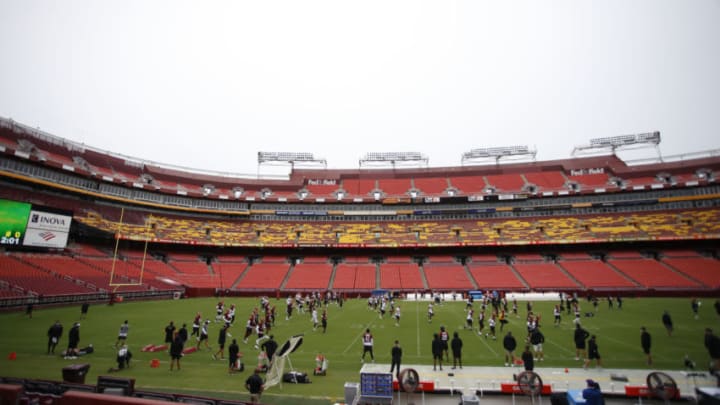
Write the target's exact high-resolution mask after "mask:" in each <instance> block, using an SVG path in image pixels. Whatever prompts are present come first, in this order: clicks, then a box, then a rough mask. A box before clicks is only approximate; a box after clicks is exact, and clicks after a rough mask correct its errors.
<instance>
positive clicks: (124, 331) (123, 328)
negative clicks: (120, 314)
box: [115, 320, 130, 347]
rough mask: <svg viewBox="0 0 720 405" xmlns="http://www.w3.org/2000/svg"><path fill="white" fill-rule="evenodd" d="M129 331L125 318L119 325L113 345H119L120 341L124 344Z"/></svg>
mask: <svg viewBox="0 0 720 405" xmlns="http://www.w3.org/2000/svg"><path fill="white" fill-rule="evenodd" d="M129 331H130V325H128V321H127V320H126V321H125V322H124V323H123V324H122V325H120V330H119V331H118V340H117V342H115V347H118V345H120V344H121V343H122V344H125V341H126V340H127V335H128V332H129Z"/></svg>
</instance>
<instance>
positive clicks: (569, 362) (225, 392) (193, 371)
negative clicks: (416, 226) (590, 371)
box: [0, 298, 720, 404]
mask: <svg viewBox="0 0 720 405" xmlns="http://www.w3.org/2000/svg"><path fill="white" fill-rule="evenodd" d="M223 300H224V302H225V305H226V306H229V305H230V304H235V305H236V306H237V320H236V322H235V325H234V326H233V327H232V328H231V329H230V333H231V334H232V337H230V338H229V340H232V339H233V338H236V339H238V342H239V344H240V350H241V352H242V353H243V361H244V363H245V365H246V369H245V371H244V372H242V373H236V374H228V365H227V362H226V361H220V360H213V358H212V353H213V352H214V351H215V350H216V348H217V336H218V330H219V328H220V325H221V324H220V323H215V322H211V324H210V331H209V336H210V340H209V342H210V345H211V347H212V348H213V349H214V350H213V351H209V350H207V349H205V348H201V349H200V350H199V351H197V352H195V353H191V354H187V355H186V356H185V357H183V359H182V361H181V364H182V370H181V371H172V372H171V371H170V370H169V356H168V354H167V353H165V352H162V351H161V352H155V353H151V352H142V351H141V348H142V347H144V346H146V345H149V344H155V345H159V344H162V343H163V341H164V328H165V326H166V325H167V324H168V323H169V322H170V321H174V323H175V325H176V326H178V327H179V326H181V325H182V324H183V323H186V324H187V325H188V329H191V325H192V320H193V317H194V316H195V314H196V313H197V312H201V313H202V315H203V318H209V319H211V320H214V318H215V304H216V303H217V300H216V299H213V298H203V299H185V300H176V301H152V302H127V303H119V304H116V305H113V306H109V305H106V304H96V305H91V306H90V310H89V313H88V316H87V318H86V319H83V320H79V317H80V306H79V305H78V306H73V307H63V308H48V309H44V308H36V310H35V311H34V313H33V317H32V319H29V318H28V317H27V316H26V315H25V314H24V312H23V313H18V312H15V313H5V314H0V325H2V327H1V328H0V348H1V349H2V350H1V351H0V355H1V356H2V357H1V358H0V370H1V371H0V375H2V376H12V377H24V378H37V379H48V380H56V381H59V380H61V379H62V373H61V370H62V368H63V367H64V366H67V365H69V364H73V363H89V364H90V365H91V368H90V373H89V375H88V376H87V379H86V382H87V383H91V384H93V383H94V382H95V381H96V379H97V376H98V375H105V374H107V373H108V369H109V368H110V367H114V366H115V356H116V349H115V348H114V344H115V342H116V339H117V333H118V329H119V327H120V325H121V324H122V323H123V321H125V320H128V322H129V325H130V333H129V335H128V345H129V347H130V350H131V351H132V353H133V361H132V365H131V367H130V368H129V369H126V370H123V371H121V372H119V373H117V374H116V375H118V376H127V377H132V378H135V379H136V388H137V389H146V390H158V391H174V392H183V393H198V394H203V395H209V396H218V397H225V398H233V399H240V400H246V399H248V394H247V392H246V390H245V388H244V382H245V379H246V378H247V376H248V375H249V373H250V372H251V371H250V370H252V369H253V368H254V366H255V365H256V364H257V355H258V351H257V350H255V349H254V348H253V344H252V343H253V341H254V339H255V338H256V336H253V337H251V339H250V342H249V343H248V344H243V343H242V336H243V334H244V331H245V321H246V320H247V318H248V316H249V314H250V313H251V311H252V309H253V308H255V307H259V299H255V298H224V299H223ZM700 301H701V302H702V305H701V306H700V311H699V319H694V317H693V314H692V311H691V307H690V299H687V298H678V299H675V298H673V299H667V298H642V299H633V298H625V299H624V301H623V308H622V310H620V309H618V308H617V307H614V308H613V309H610V308H609V307H608V305H607V302H606V301H605V300H601V301H600V305H599V306H598V309H597V311H593V308H592V305H590V303H589V302H587V301H586V300H584V299H582V300H581V301H580V305H581V308H582V313H583V314H585V313H587V312H592V313H594V316H592V317H586V316H583V317H582V325H583V327H584V328H586V329H587V330H588V331H589V332H590V333H591V334H595V335H597V342H598V345H599V350H600V353H601V355H602V360H603V366H604V368H606V369H613V368H640V369H647V370H648V371H650V370H680V369H682V368H683V359H684V357H685V355H688V356H689V358H690V359H692V360H694V361H695V362H697V366H698V369H701V370H706V369H707V364H708V362H709V356H708V354H707V351H706V350H705V347H704V345H703V336H704V329H705V328H706V327H712V328H714V329H715V330H716V333H717V332H720V318H719V317H718V315H717V313H716V312H715V309H714V308H713V303H714V302H715V298H712V299H711V298H705V299H700ZM270 302H271V305H275V306H276V307H277V313H278V318H277V321H276V325H275V326H274V327H273V328H272V330H271V332H270V333H271V334H272V335H274V337H275V340H276V341H278V343H279V344H280V345H282V343H283V342H285V340H286V339H287V338H288V337H290V336H292V335H297V334H304V341H303V343H302V345H301V346H300V347H299V348H298V349H297V351H295V352H294V353H293V354H292V355H291V356H290V360H291V362H292V366H293V367H294V369H296V370H298V371H303V372H307V373H308V374H309V375H310V379H311V381H312V382H311V383H310V384H298V385H293V384H283V386H282V388H280V387H279V386H276V387H272V388H270V389H269V390H268V391H267V392H266V394H265V395H264V396H263V402H267V403H303V404H316V403H317V404H319V403H329V402H330V401H336V400H342V398H343V395H344V394H343V385H344V383H345V382H358V381H359V370H360V368H361V367H362V363H361V360H360V357H361V354H362V340H361V337H362V334H363V332H364V331H365V329H366V328H369V329H370V331H371V333H372V334H373V336H374V351H375V362H376V363H382V364H388V371H389V364H390V349H391V347H392V345H393V342H394V341H395V340H396V339H397V340H399V341H400V345H401V347H402V350H403V359H402V360H403V363H405V364H432V357H431V351H430V350H431V340H432V335H433V333H436V332H438V331H439V328H440V327H441V326H445V327H446V329H447V330H448V331H449V332H450V333H451V335H452V333H453V332H455V331H457V332H458V333H459V334H460V337H461V339H462V340H463V343H464V345H463V364H464V365H468V366H471V365H472V366H502V365H503V363H504V351H503V348H502V337H503V336H504V335H505V333H506V332H507V331H511V332H512V333H513V335H514V336H516V337H517V340H518V350H517V352H516V353H517V355H518V356H519V354H520V353H521V352H522V349H523V347H524V344H523V342H524V338H525V336H526V335H527V332H526V325H525V314H526V309H525V308H526V306H525V304H526V303H525V301H518V307H519V314H518V316H517V317H516V316H514V315H512V314H510V315H509V316H508V320H509V323H508V324H507V325H506V326H505V328H504V330H503V331H502V332H500V331H499V325H498V338H497V340H493V339H491V338H489V337H486V336H479V335H478V333H477V317H476V316H475V319H474V322H473V325H474V327H475V330H474V331H471V330H468V329H464V325H465V318H466V313H465V302H464V301H447V302H445V303H443V304H442V305H436V306H435V317H434V319H433V320H432V322H428V319H427V316H426V314H427V306H428V303H427V302H423V301H420V302H417V301H403V300H398V301H397V305H399V306H400V308H401V313H402V317H401V320H400V324H399V326H396V325H395V321H394V320H393V319H392V318H391V317H390V314H386V315H385V318H384V319H380V317H379V316H378V313H377V312H374V311H371V310H369V309H368V306H367V300H366V299H349V300H347V301H346V302H345V305H344V306H343V307H342V308H340V307H338V306H337V305H336V304H330V305H329V307H328V329H327V333H322V330H321V329H318V330H313V327H312V322H311V320H310V314H308V313H297V312H295V313H294V314H293V316H292V318H291V319H290V320H286V319H285V300H284V299H280V300H276V299H274V298H272V299H271V300H270ZM556 303H557V300H551V301H536V302H533V310H534V312H535V313H539V314H541V316H542V319H541V322H540V325H541V331H542V332H543V334H544V335H545V361H543V362H538V363H536V370H537V369H538V368H539V370H540V371H539V372H540V373H542V371H541V370H542V367H579V366H581V362H580V361H577V360H575V350H574V345H573V328H574V326H573V324H572V322H571V320H572V315H568V314H567V313H565V312H564V313H563V318H562V323H561V325H560V326H554V325H553V315H552V313H553V311H552V309H553V306H554V305H555V304H556ZM474 308H475V311H476V312H475V314H476V315H477V311H478V310H479V308H480V304H479V303H477V302H476V303H475V304H474ZM664 310H668V311H669V313H670V315H671V316H672V318H673V321H674V324H675V330H674V332H673V334H672V336H668V334H667V332H666V331H665V328H664V327H663V325H662V323H661V319H660V318H661V315H662V313H663V311H664ZM489 312H490V309H489V308H488V310H487V313H488V314H489ZM55 320H59V321H60V322H61V323H62V324H63V327H64V331H63V336H62V338H61V340H60V344H59V345H58V349H57V350H56V355H54V356H49V355H47V354H46V347H47V340H48V339H47V335H46V334H47V330H48V328H49V327H50V326H51V325H52V323H53V322H54V321H55ZM76 321H79V322H80V324H81V326H80V347H85V346H88V345H90V344H92V345H93V347H94V349H95V352H94V353H92V354H89V355H86V356H83V357H80V358H78V359H76V360H65V359H63V358H62V356H60V355H59V353H60V351H61V350H64V349H65V348H66V347H67V336H68V331H69V330H70V327H71V326H72V324H73V323H74V322H76ZM641 326H646V327H647V329H648V331H649V332H650V334H651V335H652V354H653V358H654V363H653V365H652V366H648V365H647V364H646V358H645V356H644V354H643V352H642V350H641V348H640V327H641ZM486 329H487V327H486ZM195 343H196V342H195V340H194V339H191V340H190V341H188V343H187V345H186V347H188V346H191V345H194V344H195ZM228 344H229V342H228ZM11 352H15V353H16V359H15V360H10V359H9V357H8V355H9V354H10V353H11ZM318 352H322V353H323V354H324V355H325V356H326V357H327V358H328V360H329V371H328V374H327V376H322V377H321V376H318V377H314V376H312V370H313V368H314V367H315V356H316V355H317V354H318ZM226 355H227V353H226ZM153 359H159V360H160V367H159V368H151V367H150V363H151V361H152V360H153ZM367 360H369V358H368V359H367ZM451 360H452V359H451Z"/></svg>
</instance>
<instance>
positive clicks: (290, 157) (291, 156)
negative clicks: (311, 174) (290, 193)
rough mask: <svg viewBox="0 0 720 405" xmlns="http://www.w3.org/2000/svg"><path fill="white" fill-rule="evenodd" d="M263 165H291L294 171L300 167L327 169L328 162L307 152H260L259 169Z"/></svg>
mask: <svg viewBox="0 0 720 405" xmlns="http://www.w3.org/2000/svg"><path fill="white" fill-rule="evenodd" d="M263 164H271V165H272V164H289V165H290V166H291V167H292V168H293V169H294V168H295V166H298V165H302V166H317V165H321V166H322V167H323V168H327V160H325V159H323V158H316V157H315V156H314V155H313V154H312V153H307V152H258V167H259V166H260V165H263Z"/></svg>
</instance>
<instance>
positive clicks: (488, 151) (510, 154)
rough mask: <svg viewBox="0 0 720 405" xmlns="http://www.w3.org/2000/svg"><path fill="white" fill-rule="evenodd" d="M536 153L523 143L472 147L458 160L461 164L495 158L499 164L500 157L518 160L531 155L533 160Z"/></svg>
mask: <svg viewBox="0 0 720 405" xmlns="http://www.w3.org/2000/svg"><path fill="white" fill-rule="evenodd" d="M536 155H537V150H535V149H530V147H528V146H525V145H515V146H500V147H492V148H479V149H472V150H470V151H468V152H465V153H463V154H462V158H461V160H460V162H461V165H463V166H464V165H465V164H466V163H480V162H483V161H488V160H495V163H496V164H499V163H500V159H513V160H518V159H525V158H527V157H531V158H532V160H535V156H536Z"/></svg>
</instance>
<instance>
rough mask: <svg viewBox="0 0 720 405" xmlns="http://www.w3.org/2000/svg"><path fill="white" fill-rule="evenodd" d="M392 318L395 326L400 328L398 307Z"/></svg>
mask: <svg viewBox="0 0 720 405" xmlns="http://www.w3.org/2000/svg"><path fill="white" fill-rule="evenodd" d="M393 318H395V326H400V307H399V306H397V307H395V313H394V314H393Z"/></svg>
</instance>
